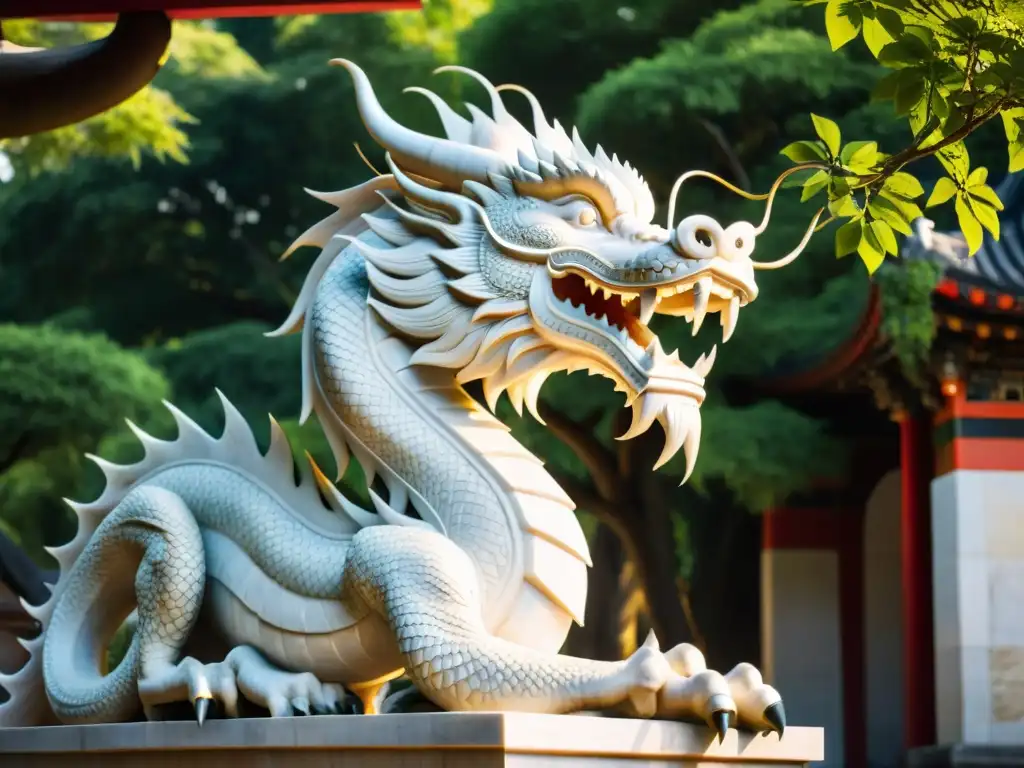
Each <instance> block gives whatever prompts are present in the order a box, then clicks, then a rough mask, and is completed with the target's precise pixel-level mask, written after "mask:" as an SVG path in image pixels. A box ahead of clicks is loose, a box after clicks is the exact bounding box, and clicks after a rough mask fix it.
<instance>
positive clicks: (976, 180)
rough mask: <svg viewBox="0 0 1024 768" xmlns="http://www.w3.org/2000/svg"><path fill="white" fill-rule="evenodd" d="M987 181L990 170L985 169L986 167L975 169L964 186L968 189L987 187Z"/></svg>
mask: <svg viewBox="0 0 1024 768" xmlns="http://www.w3.org/2000/svg"><path fill="white" fill-rule="evenodd" d="M987 180H988V168H985V167H984V166H983V167H981V168H975V169H974V170H973V171H971V173H970V175H969V176H968V177H967V183H966V184H964V186H965V187H967V188H968V189H970V188H971V187H981V186H984V185H985V182H986V181H987Z"/></svg>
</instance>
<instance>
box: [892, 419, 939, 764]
mask: <svg viewBox="0 0 1024 768" xmlns="http://www.w3.org/2000/svg"><path fill="white" fill-rule="evenodd" d="M900 468H901V482H902V494H901V496H902V505H901V506H902V510H901V517H900V539H901V549H902V561H903V562H902V569H903V573H902V577H903V578H902V581H903V620H904V631H903V670H904V696H905V699H904V705H903V717H904V742H905V744H904V746H905V748H906V749H913V748H914V747H923V746H928V745H930V744H934V743H935V645H934V633H933V623H932V622H933V618H932V532H931V481H932V478H933V477H934V474H935V457H934V451H933V446H932V433H931V425H930V424H929V423H928V420H926V419H922V418H920V417H918V418H911V417H910V416H907V417H905V418H904V419H903V420H902V421H900Z"/></svg>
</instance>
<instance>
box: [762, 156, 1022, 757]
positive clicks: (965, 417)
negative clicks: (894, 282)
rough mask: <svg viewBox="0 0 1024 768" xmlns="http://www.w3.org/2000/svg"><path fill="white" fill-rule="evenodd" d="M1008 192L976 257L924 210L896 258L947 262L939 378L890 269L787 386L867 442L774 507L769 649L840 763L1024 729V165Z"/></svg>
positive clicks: (765, 576) (801, 718)
mask: <svg viewBox="0 0 1024 768" xmlns="http://www.w3.org/2000/svg"><path fill="white" fill-rule="evenodd" d="M998 193H999V196H1000V198H1001V199H1002V200H1003V201H1004V203H1005V210H1004V211H1003V212H1002V213H1001V216H1000V223H1001V238H1000V240H999V242H996V241H994V240H992V239H991V238H990V237H989V236H988V235H987V234H986V239H985V241H984V245H983V246H982V248H981V250H980V251H979V252H978V253H977V254H976V255H975V256H974V257H970V258H969V257H968V256H967V245H966V242H965V240H964V238H963V236H962V235H961V234H960V233H959V232H948V233H944V232H937V231H935V227H934V225H933V224H932V222H930V221H928V220H925V219H921V220H918V221H917V222H915V235H914V236H912V237H909V238H907V241H906V244H905V246H904V248H903V252H902V256H903V264H901V263H897V264H893V265H891V266H890V267H888V268H890V269H901V268H906V266H905V264H906V263H908V262H913V261H915V260H922V259H927V260H930V261H931V262H932V263H934V264H936V265H938V266H939V267H940V268H941V271H942V273H941V278H940V281H939V283H938V285H937V287H936V289H935V291H934V293H933V297H932V307H933V310H934V316H935V323H936V337H935V340H934V342H933V345H932V349H931V360H930V365H929V366H928V368H929V370H930V375H929V376H926V377H925V378H926V379H928V380H926V381H924V382H916V383H914V382H910V381H908V377H907V376H906V374H904V373H903V372H902V370H901V368H900V366H899V363H898V361H897V360H896V359H895V357H894V355H893V353H892V351H891V349H890V347H889V345H888V343H887V342H886V340H885V338H884V336H883V334H882V332H881V323H882V313H881V298H880V294H879V291H878V289H877V288H875V287H873V288H872V293H871V296H870V298H869V300H868V302H867V307H866V310H865V312H864V314H863V317H862V318H861V321H860V322H859V324H858V325H857V327H856V328H854V329H853V330H852V333H851V334H850V336H849V338H848V339H846V340H845V341H843V342H841V343H840V344H839V345H838V346H837V348H835V349H834V351H833V352H832V353H831V354H830V355H829V356H828V357H827V358H826V359H825V360H820V361H817V362H816V363H814V364H812V365H807V366H804V367H803V368H804V369H803V370H801V371H799V372H797V373H794V374H791V375H787V376H786V377H784V378H779V379H777V380H775V381H773V382H771V384H770V385H769V388H770V389H771V391H772V392H773V394H775V395H776V396H779V397H782V398H784V399H787V400H791V401H792V402H793V404H794V405H798V406H799V407H800V408H802V409H803V410H805V411H806V412H808V413H811V414H813V415H815V416H818V417H821V418H827V419H828V420H829V421H830V423H831V424H832V426H833V429H834V431H835V432H836V433H837V434H840V435H843V436H844V437H845V438H846V439H848V440H849V441H850V444H851V446H852V450H853V460H852V462H851V467H852V471H851V473H850V476H849V477H848V478H847V479H846V480H845V481H844V482H843V483H842V484H841V485H840V486H836V487H822V488H819V489H816V490H815V491H814V492H813V493H810V494H807V495H805V496H804V497H802V498H800V499H798V500H796V501H794V502H792V503H790V504H789V505H787V506H786V507H785V508H779V509H771V510H767V511H766V513H765V515H764V519H763V524H762V525H763V529H762V587H761V589H762V654H763V659H762V666H763V669H764V671H765V675H766V677H767V678H768V679H769V680H770V681H771V682H772V683H773V684H775V685H776V686H777V687H778V688H780V689H781V690H783V691H785V696H786V706H787V710H788V714H789V718H790V720H791V721H792V722H799V723H807V724H808V725H811V724H813V725H821V726H825V728H826V739H827V741H826V754H827V757H828V760H827V763H826V764H827V765H829V766H846V767H847V768H860V767H861V766H879V767H881V766H898V765H901V764H902V760H903V755H904V753H905V752H907V751H908V750H911V749H914V748H918V747H923V746H925V745H931V744H947V745H948V744H963V743H971V744H978V745H993V744H1012V743H1016V744H1024V343H1022V340H1024V177H1022V176H1021V175H1020V174H1015V175H1011V176H1009V177H1007V178H1006V179H1005V180H1004V182H1003V183H1002V184H1001V186H1000V187H999V189H998ZM929 764H931V763H929ZM958 764H959V763H958Z"/></svg>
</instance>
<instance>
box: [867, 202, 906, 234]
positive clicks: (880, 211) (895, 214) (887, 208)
mask: <svg viewBox="0 0 1024 768" xmlns="http://www.w3.org/2000/svg"><path fill="white" fill-rule="evenodd" d="M868 212H869V213H870V214H871V215H872V216H874V217H875V218H876V219H880V220H881V221H884V222H885V223H886V224H888V225H889V226H890V227H892V228H893V229H894V230H896V231H897V232H899V233H900V234H901V235H909V234H912V232H913V230H912V229H911V228H910V222H909V221H907V220H906V219H905V218H904V217H903V213H902V212H901V211H900V209H899V208H897V207H896V206H895V205H894V204H893V203H892V201H891V200H889V199H888V198H886V197H883V196H882V195H874V196H873V197H872V198H871V202H869V203H868Z"/></svg>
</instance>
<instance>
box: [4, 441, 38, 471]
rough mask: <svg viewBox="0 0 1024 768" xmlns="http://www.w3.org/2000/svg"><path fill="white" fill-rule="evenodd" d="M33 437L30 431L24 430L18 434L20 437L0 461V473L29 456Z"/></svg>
mask: <svg viewBox="0 0 1024 768" xmlns="http://www.w3.org/2000/svg"><path fill="white" fill-rule="evenodd" d="M31 439H32V436H31V433H29V432H22V433H21V434H20V435H19V436H18V439H17V440H15V441H14V444H13V445H12V446H11V447H10V449H9V450H8V451H7V455H5V456H4V458H3V460H2V461H0V474H3V473H4V472H6V471H7V470H9V469H10V468H11V467H13V466H14V465H15V464H17V463H18V462H19V461H21V460H22V459H25V458H28V455H29V451H28V444H29V441H30V440H31Z"/></svg>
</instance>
